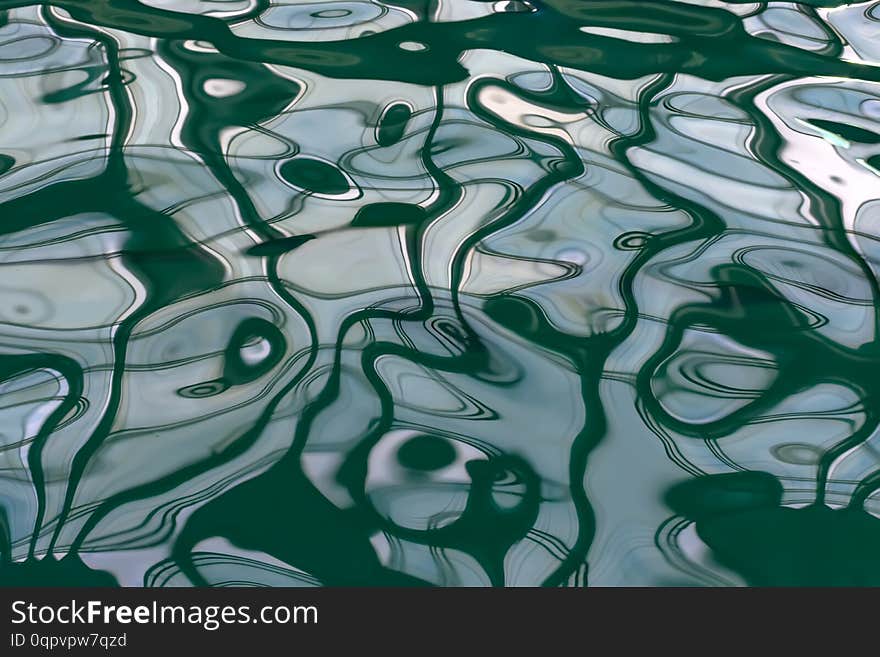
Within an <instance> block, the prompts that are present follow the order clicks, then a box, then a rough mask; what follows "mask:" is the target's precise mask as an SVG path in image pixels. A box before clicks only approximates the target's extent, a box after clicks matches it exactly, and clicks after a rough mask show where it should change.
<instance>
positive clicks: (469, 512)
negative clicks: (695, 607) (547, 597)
mask: <svg viewBox="0 0 880 657" xmlns="http://www.w3.org/2000/svg"><path fill="white" fill-rule="evenodd" d="M0 8H2V11H0V60H2V61H0V235H2V238H0V353H2V356H0V408H2V410H0V417H2V423H0V583H3V584H15V583H20V584H46V583H54V584H114V583H118V584H121V585H142V584H145V585H149V586H172V585H174V586H178V585H184V586H185V585H192V584H195V585H205V584H212V585H241V584H261V585H293V586H314V585H321V584H324V585H343V584H344V585H410V584H412V585H424V584H434V585H444V586H472V585H477V586H482V585H539V584H543V585H575V586H581V585H585V584H589V585H742V584H749V585H777V584H798V585H799V584H822V585H826V584H830V585H837V584H857V585H863V584H880V558H878V556H877V555H878V554H880V518H878V514H880V492H878V491H880V428H878V424H880V376H878V368H880V338H878V326H880V324H878V322H880V287H878V282H877V274H878V268H880V242H878V240H877V236H878V234H880V3H876V2H863V3H848V2H839V1H838V2H833V1H829V2H823V1H821V0H811V1H808V2H803V3H798V4H795V3H787V2H769V3H757V2H755V3H752V2H737V1H730V2H722V1H721V0H681V1H673V0H663V1H661V0H655V1H638V2H637V1H634V0H583V1H580V0H544V1H538V0H529V1H528V2H526V1H523V0H509V1H508V0H502V1H499V2H477V1H472V0H399V1H398V2H385V3H380V2H366V1H351V2H336V1H330V2H321V3H319V2H314V3H312V2H288V3H283V2H279V3H272V4H270V3H269V2H265V1H263V0H226V1H219V0H217V1H207V0H206V1H202V0H149V1H147V0H143V1H142V2H136V1H135V0H57V1H55V2H52V3H51V4H49V3H44V4H34V3H29V2H8V1H4V2H0Z"/></svg>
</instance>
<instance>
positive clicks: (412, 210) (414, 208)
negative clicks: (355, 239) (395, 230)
mask: <svg viewBox="0 0 880 657" xmlns="http://www.w3.org/2000/svg"><path fill="white" fill-rule="evenodd" d="M427 217H428V213H427V211H426V210H425V208H423V207H421V206H420V205H414V204H412V203H371V204H370V205H364V206H363V207H361V208H360V209H359V210H358V211H357V214H356V215H355V216H354V219H352V221H351V225H352V226H354V227H356V228H375V227H379V226H407V225H413V224H419V223H421V222H423V221H424V220H425V219H426V218H427Z"/></svg>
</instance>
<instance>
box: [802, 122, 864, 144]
mask: <svg viewBox="0 0 880 657" xmlns="http://www.w3.org/2000/svg"><path fill="white" fill-rule="evenodd" d="M807 123H810V124H811V125H814V126H816V127H817V128H821V129H822V130H826V131H828V132H833V133H834V134H835V135H838V136H840V137H843V138H844V139H846V140H847V141H855V142H858V143H860V144H880V133H877V132H872V131H871V130H865V129H864V128H859V127H858V126H854V125H847V124H845V123H837V122H836V121H826V120H824V119H809V120H808V121H807Z"/></svg>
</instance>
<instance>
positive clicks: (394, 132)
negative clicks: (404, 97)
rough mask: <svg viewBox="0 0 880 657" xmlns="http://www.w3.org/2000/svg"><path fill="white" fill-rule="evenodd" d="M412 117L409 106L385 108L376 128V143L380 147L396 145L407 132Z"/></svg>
mask: <svg viewBox="0 0 880 657" xmlns="http://www.w3.org/2000/svg"><path fill="white" fill-rule="evenodd" d="M411 116H412V110H411V109H410V107H409V105H406V104H404V103H394V104H392V105H389V106H388V107H387V108H385V111H384V112H383V113H382V118H381V119H380V120H379V125H378V126H377V127H376V142H377V143H378V144H379V145H380V146H391V145H392V144H396V143H397V142H399V141H400V139H401V138H402V137H403V134H404V132H406V124H407V123H408V122H409V119H410V117H411Z"/></svg>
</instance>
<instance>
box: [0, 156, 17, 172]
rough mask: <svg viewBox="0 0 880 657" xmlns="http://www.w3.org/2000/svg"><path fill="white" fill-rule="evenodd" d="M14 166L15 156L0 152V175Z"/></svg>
mask: <svg viewBox="0 0 880 657" xmlns="http://www.w3.org/2000/svg"><path fill="white" fill-rule="evenodd" d="M14 166H15V158H14V157H12V156H11V155H5V154H3V153H0V176H2V175H3V174H4V173H6V172H7V171H9V170H10V169H11V168H12V167H14Z"/></svg>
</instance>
